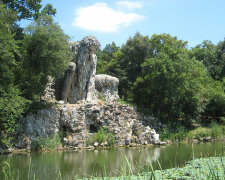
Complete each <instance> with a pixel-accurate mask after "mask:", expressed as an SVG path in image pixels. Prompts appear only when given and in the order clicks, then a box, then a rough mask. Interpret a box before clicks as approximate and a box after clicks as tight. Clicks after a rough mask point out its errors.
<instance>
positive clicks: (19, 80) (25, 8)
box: [0, 0, 70, 145]
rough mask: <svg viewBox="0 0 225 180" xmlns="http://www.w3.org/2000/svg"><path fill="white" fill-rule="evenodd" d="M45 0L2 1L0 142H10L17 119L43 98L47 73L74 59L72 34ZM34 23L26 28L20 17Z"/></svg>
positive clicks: (55, 75) (54, 74)
mask: <svg viewBox="0 0 225 180" xmlns="http://www.w3.org/2000/svg"><path fill="white" fill-rule="evenodd" d="M40 3H41V0H33V1H30V0H21V1H8V0H3V1H0V77H1V79H0V145H3V144H8V143H9V141H10V140H11V139H12V137H13V136H14V133H15V129H16V126H15V125H16V120H17V119H18V118H20V117H22V115H23V114H24V113H25V112H27V111H29V110H30V109H31V108H32V107H33V104H35V103H36V102H38V101H39V100H40V96H41V95H42V93H43V91H44V87H45V86H46V83H47V77H48V76H53V77H57V76H59V74H61V73H62V72H63V71H64V70H65V68H66V66H67V63H68V61H69V60H70V52H69V47H68V43H67V41H68V39H69V37H68V36H67V35H65V34H64V33H63V31H62V29H61V28H60V26H59V25H58V24H57V23H55V22H53V18H52V16H53V15H54V14H55V13H56V10H55V9H54V8H53V7H52V5H50V4H48V5H46V6H45V7H44V8H41V7H42V6H41V4H40ZM22 19H27V20H30V21H31V24H30V25H29V26H28V27H27V28H26V29H25V30H24V29H23V28H21V27H20V26H19V21H20V20H22Z"/></svg>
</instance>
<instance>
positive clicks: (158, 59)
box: [133, 35, 209, 123]
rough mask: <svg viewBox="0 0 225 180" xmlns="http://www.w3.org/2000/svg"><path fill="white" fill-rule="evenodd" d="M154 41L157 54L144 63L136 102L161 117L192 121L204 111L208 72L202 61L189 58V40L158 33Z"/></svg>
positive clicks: (136, 88) (137, 81)
mask: <svg viewBox="0 0 225 180" xmlns="http://www.w3.org/2000/svg"><path fill="white" fill-rule="evenodd" d="M151 42H152V45H153V48H154V49H155V51H154V56H153V57H151V58H150V59H148V60H146V61H145V62H144V63H143V64H142V65H141V66H142V74H141V75H140V76H139V77H138V78H137V80H136V83H135V86H134V90H133V92H134V102H135V103H136V104H137V105H139V106H143V107H148V108H149V109H152V112H153V114H154V115H156V116H158V117H160V116H163V117H168V119H174V120H176V119H183V120H185V122H187V123H188V122H189V123H190V122H192V120H193V119H197V118H199V116H200V114H201V112H203V111H204V106H205V104H204V103H203V102H204V101H205V96H206V88H207V87H206V86H207V83H208V81H209V77H208V76H207V72H206V71H205V68H204V66H203V65H202V63H200V62H198V61H196V60H195V59H189V58H188V53H187V52H188V50H187V49H186V48H185V46H186V42H182V41H179V40H177V39H176V37H171V36H169V35H158V36H157V35H155V36H153V37H152V39H151Z"/></svg>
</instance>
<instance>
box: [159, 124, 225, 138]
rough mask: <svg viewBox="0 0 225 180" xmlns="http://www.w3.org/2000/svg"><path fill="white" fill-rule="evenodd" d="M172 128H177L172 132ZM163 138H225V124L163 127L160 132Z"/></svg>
mask: <svg viewBox="0 0 225 180" xmlns="http://www.w3.org/2000/svg"><path fill="white" fill-rule="evenodd" d="M170 129H177V130H176V131H175V132H172V131H171V130H170ZM160 137H161V139H162V140H171V141H177V142H181V141H193V140H196V139H197V140H203V139H204V138H208V137H211V138H213V139H223V138H225V125H221V124H217V123H211V124H210V126H208V127H198V128H195V129H193V130H190V129H186V128H184V127H182V126H181V127H177V128H168V129H163V130H162V132H161V133H160Z"/></svg>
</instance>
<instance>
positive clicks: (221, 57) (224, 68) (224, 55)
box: [216, 38, 225, 80]
mask: <svg viewBox="0 0 225 180" xmlns="http://www.w3.org/2000/svg"><path fill="white" fill-rule="evenodd" d="M216 54H217V59H218V62H219V67H220V70H221V71H220V74H219V75H218V76H219V79H220V80H222V79H223V78H224V77H225V38H224V40H223V41H221V42H219V43H218V44H217V46H216Z"/></svg>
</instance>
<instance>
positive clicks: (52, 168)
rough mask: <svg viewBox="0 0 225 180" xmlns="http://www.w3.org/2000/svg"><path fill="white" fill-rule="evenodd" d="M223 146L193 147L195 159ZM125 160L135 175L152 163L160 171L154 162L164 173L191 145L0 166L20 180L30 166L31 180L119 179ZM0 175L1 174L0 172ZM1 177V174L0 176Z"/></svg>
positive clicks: (16, 158)
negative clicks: (89, 177)
mask: <svg viewBox="0 0 225 180" xmlns="http://www.w3.org/2000/svg"><path fill="white" fill-rule="evenodd" d="M224 145H225V144H224V142H223V143H221V142H219V143H218V142H217V143H204V144H195V145H194V146H193V147H194V152H195V157H196V158H197V157H201V156H203V157H204V156H213V155H215V153H216V154H217V155H218V154H220V153H224V149H223V148H222V146H224ZM126 158H127V159H128V161H129V163H130V166H131V168H132V170H133V172H134V173H137V172H136V171H137V167H140V166H144V165H145V164H149V163H150V162H151V163H152V165H153V167H154V169H159V167H158V163H157V159H158V160H159V162H160V164H161V166H162V168H163V169H165V168H171V167H174V166H182V165H183V164H184V162H185V161H188V160H190V159H191V158H192V145H191V144H180V145H170V146H166V147H151V148H112V149H108V150H94V151H79V152H49V153H30V154H19V155H12V154H11V155H4V156H0V163H1V162H3V161H7V162H9V163H10V165H11V168H12V169H14V170H15V171H16V170H19V172H20V176H21V177H22V178H21V179H27V174H28V169H29V165H31V168H30V169H31V172H30V173H29V174H30V175H31V176H32V175H33V174H35V176H36V177H37V178H38V179H56V176H57V175H59V171H60V173H61V175H62V178H63V179H72V178H78V177H88V176H90V175H99V176H102V175H105V174H107V175H108V176H109V175H110V176H115V175H119V173H118V171H120V172H121V171H122V169H123V168H124V167H126V166H127V162H126ZM0 173H2V172H1V171H0ZM0 177H1V174H0Z"/></svg>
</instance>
